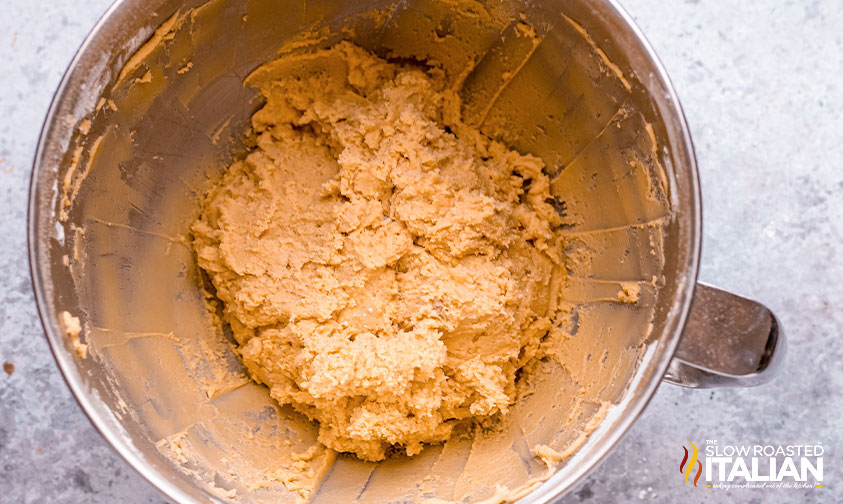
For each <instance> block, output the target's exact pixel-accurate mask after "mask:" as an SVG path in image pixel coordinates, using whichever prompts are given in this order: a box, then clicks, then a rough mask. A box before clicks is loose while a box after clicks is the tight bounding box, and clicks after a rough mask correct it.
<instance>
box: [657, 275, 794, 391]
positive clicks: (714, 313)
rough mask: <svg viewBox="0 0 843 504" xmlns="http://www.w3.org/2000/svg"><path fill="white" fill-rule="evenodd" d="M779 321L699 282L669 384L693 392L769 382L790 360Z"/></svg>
mask: <svg viewBox="0 0 843 504" xmlns="http://www.w3.org/2000/svg"><path fill="white" fill-rule="evenodd" d="M785 346H786V345H785V339H784V333H783V332H782V326H781V323H780V322H779V319H778V318H776V316H775V315H773V313H772V312H771V311H770V310H769V309H767V307H766V306H764V305H762V304H760V303H757V302H755V301H752V300H749V299H746V298H743V297H740V296H737V295H735V294H732V293H731V292H726V291H724V290H720V289H718V288H716V287H712V286H710V285H706V284H704V283H701V282H698V283H697V289H696V292H695V294H694V300H693V302H692V303H691V313H690V315H689V317H688V323H687V324H686V326H685V331H684V334H683V335H682V340H681V342H680V343H679V348H678V349H677V350H676V353H675V354H674V356H673V360H672V361H671V363H670V366H669V367H668V369H667V373H666V374H665V377H664V379H665V381H667V382H670V383H673V384H676V385H681V386H684V387H691V388H711V387H752V386H755V385H761V384H762V383H766V382H768V381H769V380H770V379H771V378H773V376H774V375H775V374H776V371H777V369H778V368H779V366H780V364H781V362H782V361H783V360H784V355H785Z"/></svg>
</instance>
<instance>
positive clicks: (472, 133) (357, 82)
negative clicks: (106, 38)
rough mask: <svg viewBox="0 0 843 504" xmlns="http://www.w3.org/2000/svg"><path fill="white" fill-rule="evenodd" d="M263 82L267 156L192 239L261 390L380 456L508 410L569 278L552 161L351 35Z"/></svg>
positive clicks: (249, 162)
mask: <svg viewBox="0 0 843 504" xmlns="http://www.w3.org/2000/svg"><path fill="white" fill-rule="evenodd" d="M247 83H248V84H250V85H253V86H256V87H257V88H258V89H259V90H260V92H261V93H262V94H263V96H264V97H265V99H266V104H265V106H264V107H263V108H261V109H260V110H259V111H258V112H256V113H255V114H254V116H253V117H252V128H253V133H254V141H255V147H254V148H253V149H252V150H251V152H250V153H249V154H248V155H247V156H246V157H245V159H243V160H242V161H237V162H235V163H234V164H232V165H231V166H230V167H229V168H228V170H227V171H226V172H225V174H224V176H223V177H222V178H221V180H220V181H219V182H218V183H217V184H216V186H215V187H214V189H213V190H212V191H211V192H210V194H209V195H208V197H207V200H206V201H205V202H204V205H203V209H202V213H201V215H200V217H199V218H198V219H197V220H196V222H195V223H194V225H193V233H194V241H193V245H194V248H195V251H196V254H197V257H198V262H199V265H200V267H201V268H202V269H204V270H205V271H206V272H207V274H208V275H209V277H210V279H211V281H212V283H213V285H214V287H215V288H216V296H217V297H218V298H219V299H220V300H221V301H222V302H223V305H224V310H223V312H224V318H225V321H226V322H227V323H229V324H230V325H231V328H232V330H233V333H234V336H235V338H236V340H237V341H238V343H239V345H240V349H239V350H240V353H241V355H242V359H243V362H244V363H245V364H246V366H247V368H248V369H249V371H250V373H251V374H252V376H253V377H254V379H255V380H256V381H258V382H261V383H264V384H266V386H267V387H269V389H270V393H271V395H272V397H274V398H275V399H276V400H277V401H278V402H279V403H281V404H291V405H292V406H293V407H295V408H296V409H297V410H298V411H300V412H302V413H304V414H305V415H307V416H308V417H310V418H311V419H314V420H316V421H318V422H319V428H320V432H319V440H320V441H321V442H322V443H324V444H325V445H326V446H328V447H329V448H332V449H334V450H337V451H342V452H352V453H355V454H356V455H357V456H358V457H360V458H362V459H366V460H381V459H383V458H384V457H385V456H386V454H387V453H388V451H389V450H390V449H392V448H393V447H397V448H401V449H404V450H406V453H407V454H408V455H413V454H415V453H418V452H419V451H420V450H421V449H422V446H423V444H424V443H436V442H441V441H444V440H446V439H447V438H448V437H449V436H450V435H451V432H452V430H453V428H454V427H455V425H457V424H459V423H460V422H467V421H477V420H481V421H482V420H483V419H488V418H490V417H492V416H493V415H496V414H500V413H505V412H507V410H508V408H509V407H510V406H511V405H512V404H513V402H514V400H515V397H516V390H517V387H516V379H517V377H518V373H519V369H521V368H522V367H523V366H525V364H527V363H528V362H530V361H531V360H532V359H534V358H536V356H537V352H538V348H539V346H540V342H541V339H542V338H543V337H544V336H545V335H547V333H548V331H549V330H550V328H551V322H550V319H549V315H551V314H552V313H553V310H554V306H555V304H556V302H557V299H556V297H557V293H558V289H559V285H560V283H561V281H562V278H561V277H562V275H563V274H564V273H563V271H564V270H563V267H562V257H561V246H560V244H559V243H558V239H557V238H554V233H553V231H554V229H555V228H557V227H558V226H559V225H560V224H561V220H560V217H559V215H558V214H557V212H556V210H555V208H554V205H553V203H554V202H553V200H552V199H551V196H550V194H549V181H548V178H547V176H546V175H545V174H543V172H542V169H543V164H542V162H541V161H540V160H539V159H538V158H536V157H533V156H528V155H521V154H519V153H517V152H514V151H512V150H509V149H508V148H506V147H505V146H504V145H502V144H500V143H498V142H495V141H492V140H490V139H489V138H486V137H484V136H483V135H482V134H481V133H479V132H478V131H477V130H476V129H472V128H469V127H467V126H466V125H464V124H462V123H460V121H459V118H458V116H459V114H458V113H457V111H458V110H459V101H458V99H457V98H456V95H455V93H453V92H452V91H450V90H448V89H446V86H445V84H444V81H443V79H442V78H441V77H438V76H437V74H436V73H435V72H426V71H424V70H423V69H420V68H416V67H410V66H402V65H398V64H393V63H388V62H386V61H385V60H383V59H380V58H378V57H376V56H374V55H372V54H370V53H368V52H366V51H364V50H363V49H360V48H359V47H356V46H354V45H352V44H349V43H340V44H338V45H337V46H335V47H333V48H332V49H328V50H321V51H318V52H314V53H310V54H299V55H291V56H286V57H282V58H280V59H278V60H276V61H273V62H271V63H268V64H266V65H264V66H263V67H261V68H259V69H258V70H256V71H255V72H254V73H253V74H252V75H251V76H250V77H249V78H248V79H247Z"/></svg>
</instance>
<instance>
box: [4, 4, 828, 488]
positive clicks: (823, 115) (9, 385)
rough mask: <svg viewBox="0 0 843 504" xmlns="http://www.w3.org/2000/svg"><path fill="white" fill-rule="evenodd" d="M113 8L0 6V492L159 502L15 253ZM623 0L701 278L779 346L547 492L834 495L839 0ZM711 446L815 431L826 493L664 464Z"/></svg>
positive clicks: (677, 396) (676, 398)
mask: <svg viewBox="0 0 843 504" xmlns="http://www.w3.org/2000/svg"><path fill="white" fill-rule="evenodd" d="M108 3H109V0H86V1H85V2H77V1H71V0H50V1H44V0H37V1H36V0H6V1H5V2H4V8H3V9H2V16H0V74H2V77H0V209H2V214H0V279H2V285H3V288H2V290H0V362H8V363H10V364H12V365H14V372H12V373H9V372H6V373H0V502H92V503H106V502H108V503H110V502H166V500H165V499H164V498H163V497H162V496H161V495H160V494H158V493H157V492H156V490H154V489H153V488H152V487H150V486H149V485H148V484H147V483H145V482H144V481H143V480H142V479H141V478H140V476H138V475H137V474H135V473H134V471H133V470H132V469H131V468H130V467H128V466H127V465H126V464H125V463H124V462H123V461H122V460H121V459H120V458H119V457H118V456H117V455H116V454H115V453H114V452H113V451H112V450H111V449H110V448H109V447H108V446H107V445H106V444H105V442H104V441H103V440H102V439H101V438H100V436H99V435H98V434H97V432H96V431H95V430H94V429H93V427H92V426H91V424H90V423H89V422H88V420H87V418H85V416H84V415H83V414H82V412H81V410H80V409H79V407H78V406H77V405H76V402H75V401H74V399H73V398H72V397H71V395H70V393H69V392H68V390H67V388H66V386H65V384H64V382H63V380H62V378H61V375H60V374H59V372H58V369H57V367H56V366H55V364H54V362H53V358H52V356H51V354H50V351H49V349H48V347H47V344H46V341H45V339H44V337H43V335H42V331H41V326H40V323H39V322H38V315H37V312H36V309H35V304H34V301H33V297H32V290H31V287H30V281H29V273H28V267H27V259H26V227H25V217H26V202H27V187H28V184H29V175H30V169H31V162H32V156H33V152H34V150H35V144H36V141H37V138H38V133H39V130H40V127H41V122H42V119H43V117H44V115H45V114H46V111H47V107H48V105H49V102H50V98H51V96H52V93H53V91H54V90H55V88H56V86H57V85H58V82H59V79H60V78H61V75H62V73H63V71H64V69H65V67H66V66H67V64H68V63H69V62H70V59H71V57H72V56H73V53H74V51H75V50H76V48H77V47H78V46H79V44H80V43H81V42H82V40H83V38H84V37H85V35H86V33H87V32H88V30H89V29H90V28H91V27H92V26H93V25H94V23H95V22H96V20H97V19H98V18H99V16H100V15H101V14H102V12H104V10H105V9H106V7H107V6H108ZM623 3H624V4H625V6H626V8H627V9H628V10H629V11H630V13H631V14H632V15H633V17H634V18H635V19H636V20H637V21H638V23H639V24H640V26H641V27H642V28H643V30H644V32H645V33H646V34H647V36H648V37H649V39H650V40H651V42H652V43H653V45H654V46H655V48H656V51H657V52H658V53H659V55H660V56H661V58H662V60H663V61H664V64H665V66H666V67H667V69H668V72H669V73H670V75H671V76H672V78H673V80H674V83H675V84H676V87H677V89H678V92H679V95H680V97H681V99H682V103H683V105H684V107H685V112H686V115H687V117H688V121H689V123H690V127H691V131H692V133H693V136H694V140H695V142H696V146H697V155H698V158H699V164H700V175H701V179H702V187H703V199H704V202H703V203H704V204H703V206H704V216H705V218H704V222H705V224H704V241H703V258H702V271H701V279H703V280H705V281H707V282H710V283H714V284H717V285H719V286H721V287H724V288H727V289H730V290H734V291H736V292H738V293H740V294H743V295H746V296H748V297H752V298H754V299H757V300H759V301H761V302H763V303H765V304H766V305H768V306H769V307H770V308H772V309H773V310H774V311H775V312H776V314H777V315H778V316H779V317H780V319H781V321H782V323H783V325H784V327H785V330H786V333H787V336H788V338H789V354H788V358H787V361H786V362H785V364H784V366H783V369H782V371H781V374H780V375H779V376H778V378H777V379H776V380H775V381H773V382H772V383H770V384H768V385H764V386H761V387H758V388H754V389H742V390H736V389H732V390H707V391H698V390H687V389H682V388H678V387H673V386H669V385H664V386H662V387H661V388H660V389H659V391H658V392H657V394H656V395H655V397H654V399H653V400H652V402H651V403H650V405H649V407H648V408H647V410H646V412H645V413H644V414H643V415H642V417H641V418H640V419H639V420H638V422H637V423H636V424H635V426H634V427H633V429H632V430H631V432H630V433H629V434H628V435H627V436H626V437H625V438H624V440H623V441H622V442H621V443H620V445H619V446H618V447H617V449H616V450H615V451H614V452H613V453H612V454H611V455H610V456H609V457H608V458H607V459H606V460H605V462H604V463H603V464H602V465H601V466H600V467H599V468H597V469H596V470H595V471H594V472H593V473H592V474H591V475H590V476H589V477H588V478H587V479H586V480H585V481H583V482H582V483H581V484H580V485H579V486H578V487H577V488H575V489H574V490H573V491H572V492H571V493H569V494H568V495H567V496H566V497H565V498H564V499H562V500H561V502H565V503H574V502H582V501H586V502H627V501H632V502H634V501H639V500H655V501H670V502H680V501H682V502H704V501H705V502H709V501H716V502H739V503H744V502H786V503H802V502H841V501H843V491H841V489H843V481H841V480H840V478H841V476H843V471H841V470H840V464H841V463H840V462H839V460H840V459H841V455H843V452H841V449H843V366H842V365H841V361H843V349H841V345H840V342H841V338H843V83H841V79H840V77H841V75H843V28H841V27H843V9H841V4H840V1H839V0H819V1H801V0H789V1H786V0H759V1H754V2H746V1H743V2H739V1H737V0H685V1H681V2H680V1H670V2H665V1H662V0H624V1H623ZM6 368H9V366H6ZM9 371H11V369H10V368H9ZM705 439H716V440H719V441H720V442H721V443H722V444H751V443H762V444H789V443H800V444H801V443H809V444H815V443H821V444H822V445H823V446H824V448H825V452H826V454H825V457H824V460H825V478H824V482H825V486H824V487H823V488H808V489H800V490H796V489H781V490H759V489H739V490H736V489H733V490H729V491H726V490H718V489H704V488H693V487H691V486H689V485H686V484H685V482H684V481H683V480H682V477H681V475H679V474H678V471H677V469H678V466H679V462H680V460H681V456H682V445H683V444H685V443H686V442H687V440H700V442H702V440H705Z"/></svg>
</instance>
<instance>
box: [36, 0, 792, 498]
mask: <svg viewBox="0 0 843 504" xmlns="http://www.w3.org/2000/svg"><path fill="white" fill-rule="evenodd" d="M341 39H347V40H351V41H353V42H355V43H356V44H358V45H360V46H362V47H364V48H367V49H369V50H371V51H373V52H375V53H376V54H379V55H381V56H384V57H388V58H391V59H393V60H395V61H399V62H405V63H409V62H415V63H418V64H423V65H427V66H429V67H431V68H433V69H435V71H437V72H442V73H443V74H444V75H445V76H446V77H447V79H448V80H449V82H451V83H455V87H456V89H458V92H459V95H460V97H461V99H462V116H463V120H464V121H466V122H467V123H469V124H472V125H474V126H476V127H478V128H480V129H481V131H483V132H484V133H485V134H487V135H489V136H492V137H495V138H498V139H501V140H503V141H504V142H506V143H507V144H508V145H510V146H512V147H513V148H515V149H517V150H519V151H521V152H527V153H532V154H534V155H536V156H539V157H540V158H541V159H542V160H543V161H544V162H545V165H546V169H547V172H548V173H549V174H550V175H551V176H552V178H553V194H554V195H555V196H556V198H557V199H558V204H559V211H560V212H563V213H564V214H565V215H566V216H567V217H569V218H570V221H571V222H573V223H574V224H572V225H569V226H566V227H565V228H564V229H562V230H561V231H560V232H562V233H564V234H565V238H566V240H565V244H566V245H565V246H566V250H565V252H566V256H567V257H568V258H569V262H568V263H567V269H568V271H567V275H568V276H567V279H566V282H565V289H564V291H563V293H562V297H563V298H564V300H565V302H567V303H570V304H571V306H572V311H571V313H572V316H571V318H570V320H569V321H568V324H567V325H566V326H565V327H564V328H562V329H564V330H565V331H566V332H567V334H568V337H567V338H566V339H564V340H563V341H561V342H560V348H559V351H560V352H562V353H563V354H564V355H567V356H568V360H567V361H566V365H565V366H564V367H562V366H559V365H558V364H554V363H553V362H543V363H541V364H540V365H539V366H538V367H539V369H540V371H541V372H540V373H537V374H536V376H535V377H533V378H532V379H533V381H534V382H533V383H532V385H531V393H530V394H527V395H525V396H524V397H521V398H519V402H518V403H517V404H516V405H515V406H514V407H513V410H512V412H511V413H510V415H507V417H506V418H505V419H503V420H502V421H501V425H500V426H498V428H497V429H496V430H494V432H478V433H476V434H475V435H474V436H473V437H472V436H468V437H465V436H464V437H459V438H455V439H453V440H451V441H449V442H448V443H446V444H445V445H444V446H432V447H428V448H426V449H425V450H424V451H423V452H422V454H420V455H418V456H416V457H412V458H408V457H397V458H394V459H389V460H387V461H385V462H382V463H379V464H374V463H366V462H362V461H359V460H356V459H354V458H353V457H350V456H347V455H340V456H338V457H336V458H335V459H334V456H333V455H332V454H329V453H324V452H320V454H319V455H318V456H316V455H313V454H312V453H311V455H308V456H302V455H300V452H304V451H306V450H307V448H308V447H310V446H313V445H314V436H315V429H314V427H313V425H312V424H310V423H309V422H307V420H306V419H304V418H303V417H301V416H299V415H298V414H296V413H295V412H294V411H292V410H291V409H290V408H288V407H279V406H278V405H277V404H275V403H274V402H273V401H272V400H271V399H270V398H269V396H268V394H267V392H266V390H265V389H264V388H262V387H260V386H258V385H256V384H254V383H252V382H251V381H250V380H249V378H248V376H247V375H246V374H245V373H244V372H243V369H242V366H241V365H240V363H239V360H238V358H237V356H236V353H235V350H234V345H233V344H232V343H231V341H230V336H229V335H227V334H226V331H225V329H224V328H223V327H221V325H220V324H219V323H218V320H217V315H216V314H215V312H214V310H213V309H211V308H210V307H209V304H208V303H207V299H206V291H205V288H204V287H205V286H204V285H203V281H204V279H203V277H202V275H201V273H200V272H199V271H198V269H197V267H196V265H195V260H194V257H193V254H192V251H191V248H190V242H189V227H190V224H191V223H192V221H193V219H194V218H195V216H196V214H197V211H198V207H197V204H198V201H199V200H200V197H201V195H202V193H203V192H204V191H205V190H206V189H207V188H208V184H209V183H211V182H212V181H213V180H214V179H215V177H216V176H218V175H219V174H220V173H221V171H222V170H223V169H224V168H225V167H226V166H228V164H229V162H230V161H231V160H232V159H234V158H236V157H237V156H238V155H242V154H243V153H244V152H245V150H246V149H247V148H248V146H246V145H244V144H243V142H242V138H243V135H244V133H245V132H246V131H247V129H248V126H249V117H250V116H251V114H252V113H253V112H254V111H255V110H257V109H258V108H259V107H260V106H261V100H260V98H259V96H258V95H257V93H256V91H255V90H254V89H251V88H249V87H244V85H243V80H244V78H245V77H246V75H248V73H249V72H251V71H252V70H253V69H255V68H256V67H257V66H259V65H260V64H262V63H264V62H266V61H268V60H271V59H273V58H274V57H276V56H277V55H278V54H279V52H282V53H283V52H295V51H307V50H312V49H313V48H316V47H327V46H330V45H331V44H333V43H336V42H337V41H339V40H341ZM700 228H701V215H700V195H699V187H698V180H697V168H696V162H695V159H694V153H693V146H692V143H691V138H690V136H689V133H688V129H687V125H686V123H685V121H684V118H683V116H682V111H681V108H680V105H679V102H678V100H677V97H676V94H675V92H674V90H673V88H672V87H671V85H670V83H669V81H668V78H667V75H666V74H665V72H664V69H663V68H662V66H661V65H660V64H659V62H658V60H657V58H656V57H655V55H654V54H653V51H652V49H651V48H650V47H649V45H648V44H647V42H646V41H645V40H644V38H643V36H642V35H641V33H640V31H639V30H638V29H637V28H636V27H635V25H634V24H633V22H632V21H631V20H630V18H629V16H628V15H627V14H626V13H624V11H623V10H622V9H621V8H620V7H619V6H618V5H617V3H616V2H614V1H611V0H602V1H596V0H567V1H561V0H545V1H530V0H506V1H503V2H501V1H498V0H490V1H486V0H477V1H474V0H419V1H405V0H394V1H383V0H366V1H361V2H353V3H350V2H342V1H337V0H302V1H297V2H294V1H286V0H284V1H269V0H265V1H262V0H230V1H224V0H211V1H209V2H204V1H201V0H196V1H190V0H186V1H177V0H120V1H117V2H116V3H115V4H114V5H112V7H111V8H110V9H109V10H108V12H106V14H105V15H104V16H103V17H102V19H101V20H100V21H99V23H97V25H96V26H95V28H94V29H93V31H92V32H91V34H90V35H89V36H88V38H87V39H86V40H85V42H84V44H83V45H82V47H81V48H80V50H79V52H78V53H77V55H76V57H75V58H74V60H73V62H72V63H71V65H70V67H69V69H68V70H67V73H66V74H65V76H64V79H63V80H62V82H61V85H60V86H59V89H58V91H57V93H56V96H55V98H54V100H53V103H52V106H51V107H50V110H49V113H48V115H47V118H46V121H45V124H44V128H43V132H42V135H41V139H40V143H39V145H38V151H37V155H36V157H35V164H34V169H33V175H32V184H31V193H30V207H29V247H30V263H31V270H32V278H33V285H34V289H35V294H36V299H37V303H38V307H39V310H40V314H41V319H42V322H43V325H44V329H45V332H46V334H47V338H48V340H49V342H50V346H51V348H52V350H53V353H54V354H55V358H56V361H57V363H58V365H59V368H60V369H61V372H62V373H63V374H64V377H65V379H66V380H67V383H68V385H69V387H70V389H71V390H72V392H73V394H74V395H75V396H76V398H77V400H78V401H79V403H80V404H81V406H82V408H83V410H84V411H85V412H86V413H87V415H88V416H89V417H90V418H91V421H92V422H93V424H94V425H95V426H96V428H97V429H98V430H99V431H100V432H101V433H102V435H103V436H104V437H105V439H106V440H107V441H108V442H109V443H110V444H111V445H112V446H114V448H115V449H116V450H117V451H118V452H119V453H120V454H121V455H122V456H123V457H124V458H125V459H126V460H127V461H128V462H129V464H131V465H132V466H133V467H134V468H135V469H136V470H137V471H138V472H140V474H142V475H143V476H144V477H145V478H146V479H148V480H149V481H150V482H151V483H152V484H153V485H155V486H156V487H157V488H159V489H160V490H161V491H162V492H164V493H165V494H166V495H168V496H169V497H170V498H172V499H174V500H176V501H179V502H208V501H217V500H226V499H238V500H241V501H244V502H270V501H271V502H286V501H294V500H299V499H301V498H303V497H310V498H312V499H313V500H314V501H316V502H341V501H349V502H351V501H355V500H356V501H360V502H397V501H412V500H421V499H424V498H438V499H443V500H456V501H460V500H479V499H491V501H502V500H506V499H509V500H512V499H518V498H521V499H522V500H523V502H548V501H550V500H551V499H553V498H554V497H557V496H559V495H561V494H562V493H564V492H565V491H566V490H568V489H570V488H571V487H572V486H573V485H574V484H575V483H576V482H577V481H578V480H580V479H581V478H582V477H583V476H584V475H585V474H586V473H588V471H590V470H591V469H592V468H594V467H595V465H596V464H597V463H598V462H599V461H600V460H601V459H602V458H603V457H604V456H605V455H606V454H607V453H608V452H609V451H610V450H611V449H612V447H613V446H614V445H615V444H616V443H617V442H618V440H619V439H620V438H621V436H623V434H624V433H625V432H626V431H627V430H628V429H629V427H630V425H631V424H632V423H633V422H634V421H635V420H636V418H637V417H638V416H639V414H640V413H641V411H642V409H643V408H644V407H645V405H646V403H647V401H648V400H649V398H650V397H651V396H652V395H653V393H654V392H655V390H656V388H657V387H658V386H659V384H660V383H661V382H662V381H663V380H667V381H669V382H672V383H676V384H680V385H685V386H689V387H708V386H719V385H732V386H745V385H755V384H758V383H761V382H763V381H765V380H767V379H769V377H770V376H771V372H772V371H773V370H774V369H775V367H776V364H777V362H779V361H780V359H781V356H782V354H783V345H784V343H783V339H782V336H781V331H780V328H779V324H778V322H777V320H776V319H775V317H774V316H773V315H772V314H771V313H770V312H769V310H767V309H766V308H764V307H763V306H761V305H758V304H756V303H754V302H752V301H748V300H746V299H743V298H741V297H738V296H735V295H733V294H729V293H727V292H724V291H721V290H718V289H716V288H713V287H709V286H705V285H701V284H698V283H697V282H696V277H697V267H698V261H699V250H700V235H701V233H700ZM74 317H78V318H79V319H80V321H81V334H79V335H77V334H76V331H75V330H74V327H73V325H74V324H73V322H74ZM607 405H611V407H610V408H608V409H607V407H606V406H607ZM585 433H590V436H586V435H585ZM538 445H544V446H547V447H550V448H551V449H552V450H555V452H554V453H557V454H561V455H562V456H560V457H559V458H562V459H564V460H562V462H561V463H560V464H559V467H558V469H557V470H550V471H548V470H547V468H546V467H545V466H544V465H543V464H542V462H541V461H540V460H539V459H537V458H536V457H534V456H533V454H532V453H531V447H534V446H538ZM296 453H299V455H296ZM317 459H319V460H317ZM290 464H299V465H301V466H303V467H304V469H305V470H307V471H310V473H309V474H310V475H311V476H313V478H314V480H316V481H318V482H319V484H318V485H316V486H315V487H314V488H312V489H309V488H302V487H297V483H296V481H295V478H292V479H291V478H290V477H287V476H285V473H284V470H285V467H288V466H289V465H290ZM311 491H312V492H311Z"/></svg>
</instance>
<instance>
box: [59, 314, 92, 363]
mask: <svg viewBox="0 0 843 504" xmlns="http://www.w3.org/2000/svg"><path fill="white" fill-rule="evenodd" d="M59 322H60V323H61V327H62V330H63V331H64V334H65V336H66V337H67V338H68V339H69V340H70V343H71V344H72V345H73V349H74V350H76V354H77V355H79V357H82V358H83V359H84V358H85V357H87V356H88V345H86V344H84V343H82V341H81V339H80V338H79V335H80V334H81V333H82V324H81V323H80V322H79V317H76V316H74V315H72V314H71V313H70V312H67V311H63V312H61V313H60V314H59Z"/></svg>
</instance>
